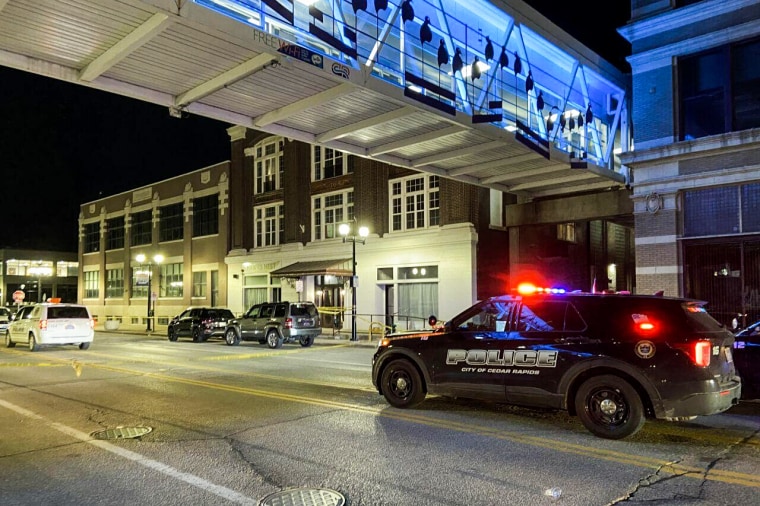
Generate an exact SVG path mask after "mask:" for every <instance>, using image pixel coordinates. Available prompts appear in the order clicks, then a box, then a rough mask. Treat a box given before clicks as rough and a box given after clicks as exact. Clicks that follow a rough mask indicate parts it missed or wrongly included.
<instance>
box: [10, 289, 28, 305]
mask: <svg viewBox="0 0 760 506" xmlns="http://www.w3.org/2000/svg"><path fill="white" fill-rule="evenodd" d="M24 297H26V294H25V293H24V291H23V290H16V291H15V292H13V302H16V303H19V302H21V301H22V300H24Z"/></svg>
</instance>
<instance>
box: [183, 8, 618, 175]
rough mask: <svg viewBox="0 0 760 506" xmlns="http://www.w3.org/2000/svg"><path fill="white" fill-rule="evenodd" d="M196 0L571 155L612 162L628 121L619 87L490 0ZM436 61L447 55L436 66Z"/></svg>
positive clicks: (603, 163) (435, 102) (444, 107)
mask: <svg viewBox="0 0 760 506" xmlns="http://www.w3.org/2000/svg"><path fill="white" fill-rule="evenodd" d="M194 1H195V2H196V3H198V4H200V5H203V6H205V7H208V8H210V9H213V10H215V11H217V12H221V13H223V14H225V15H227V16H230V17H232V18H235V19H237V20H240V21H242V22H244V23H247V24H249V25H251V26H252V27H254V28H256V29H258V30H262V31H265V32H267V33H270V34H272V35H275V36H277V37H279V38H281V39H283V40H287V41H290V42H293V43H296V44H299V45H301V46H303V47H306V48H308V49H310V50H312V51H314V52H317V53H320V54H322V55H324V56H327V57H330V58H333V59H336V60H339V61H342V62H343V63H345V64H346V65H349V66H352V67H353V68H359V67H360V66H363V67H365V68H367V69H370V70H371V74H372V76H373V77H374V78H379V79H383V80H385V81H388V82H391V83H393V84H394V85H396V86H398V87H401V88H405V89H406V90H405V94H406V95H407V96H410V97H412V98H415V97H416V98H417V99H419V100H420V101H421V102H424V103H427V104H428V105H439V106H440V107H438V108H439V110H441V111H442V112H444V113H446V112H448V113H453V112H454V111H460V112H464V113H467V114H469V115H472V116H473V122H490V123H493V124H496V125H498V126H500V127H502V128H506V129H508V130H509V131H514V128H515V126H520V127H523V128H525V127H527V128H528V129H529V130H530V131H529V132H528V137H532V138H540V139H542V140H543V142H545V143H551V144H553V145H554V146H555V148H557V149H560V150H564V151H566V152H568V153H572V154H573V155H574V157H575V158H586V159H588V160H589V161H591V162H592V163H595V164H596V165H599V166H602V167H608V168H610V167H612V166H613V165H614V161H613V160H614V157H613V156H612V153H613V147H614V145H615V144H616V143H617V144H620V133H621V123H623V122H624V121H625V111H626V105H625V102H626V93H625V88H624V84H622V83H615V82H613V79H612V78H608V77H605V76H604V75H603V73H602V72H601V71H600V69H599V68H594V67H592V66H591V65H587V64H584V63H583V62H581V61H579V60H578V59H577V58H575V57H574V56H572V55H571V54H569V53H568V52H567V51H565V50H564V49H562V48H560V47H558V46H557V45H555V44H552V43H551V42H549V40H548V39H547V38H546V37H544V36H543V35H541V34H539V33H538V32H536V31H535V30H533V29H531V28H530V27H528V26H526V25H524V24H522V23H520V22H518V21H516V19H515V18H514V17H512V16H510V15H509V13H507V12H505V11H503V10H501V9H499V8H497V7H496V6H494V5H493V4H491V3H489V2H487V1H484V0H467V1H466V2H464V1H461V0H414V1H408V0H396V1H392V0H389V1H384V0H367V1H365V0H314V1H310V0H194ZM309 3H310V4H311V5H307V4H309ZM376 6H377V7H378V8H379V10H378V11H376ZM505 7H506V8H509V6H505ZM404 19H407V21H404ZM291 20H292V21H291ZM423 25H424V26H425V29H424V31H422V32H421V29H422V27H423ZM421 33H424V34H425V35H424V36H423V37H422V38H421ZM428 35H429V36H432V37H431V38H430V37H428ZM422 39H427V40H425V41H423V40H422ZM442 48H445V51H443V49H442ZM457 51H459V54H460V55H461V58H462V67H461V69H460V70H459V71H456V72H455V71H454V70H453V59H454V56H455V54H456V53H457ZM441 55H445V56H447V58H446V62H445V63H443V64H441V65H439V61H440V60H439V57H440V56H441ZM518 61H519V64H518V63H517V62H518ZM475 62H479V63H477V64H476V63H475ZM474 65H475V66H476V67H477V68H476V69H475V70H474V71H473V66H474ZM589 119H590V120H591V121H588V120H589Z"/></svg>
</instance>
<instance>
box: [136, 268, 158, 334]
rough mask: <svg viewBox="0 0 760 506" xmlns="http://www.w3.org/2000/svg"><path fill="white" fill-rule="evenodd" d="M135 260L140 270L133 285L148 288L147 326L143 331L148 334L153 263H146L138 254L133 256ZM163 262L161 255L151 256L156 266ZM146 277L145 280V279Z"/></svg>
mask: <svg viewBox="0 0 760 506" xmlns="http://www.w3.org/2000/svg"><path fill="white" fill-rule="evenodd" d="M135 260H136V261H137V263H138V264H140V270H139V271H138V272H137V274H138V275H137V276H135V285H137V286H146V287H147V288H148V294H147V297H146V298H147V299H148V314H147V322H148V323H147V325H146V327H145V330H146V331H147V332H150V330H151V324H150V321H151V317H152V316H153V315H152V314H151V313H152V311H151V307H150V304H151V299H152V298H153V263H152V262H150V261H147V260H148V259H147V257H146V256H145V255H144V254H142V253H140V254H139V255H136V256H135ZM163 261H164V256H163V255H161V254H157V255H153V262H155V263H156V265H158V264H160V263H161V262H163ZM143 265H145V266H146V267H147V270H143ZM146 276H147V278H146Z"/></svg>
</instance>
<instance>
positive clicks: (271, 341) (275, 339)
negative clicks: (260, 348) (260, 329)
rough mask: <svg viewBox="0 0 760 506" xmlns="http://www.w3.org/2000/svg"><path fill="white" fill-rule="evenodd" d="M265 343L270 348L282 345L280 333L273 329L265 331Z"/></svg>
mask: <svg viewBox="0 0 760 506" xmlns="http://www.w3.org/2000/svg"><path fill="white" fill-rule="evenodd" d="M267 345H268V346H269V347H270V348H272V349H275V348H280V347H282V338H281V337H280V333H279V332H277V331H276V330H275V329H272V330H270V331H269V332H267Z"/></svg>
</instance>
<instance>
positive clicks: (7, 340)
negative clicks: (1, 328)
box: [5, 331, 16, 348]
mask: <svg viewBox="0 0 760 506" xmlns="http://www.w3.org/2000/svg"><path fill="white" fill-rule="evenodd" d="M14 346H16V343H14V342H13V340H11V333H10V332H8V331H6V332H5V347H6V348H13V347H14Z"/></svg>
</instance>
